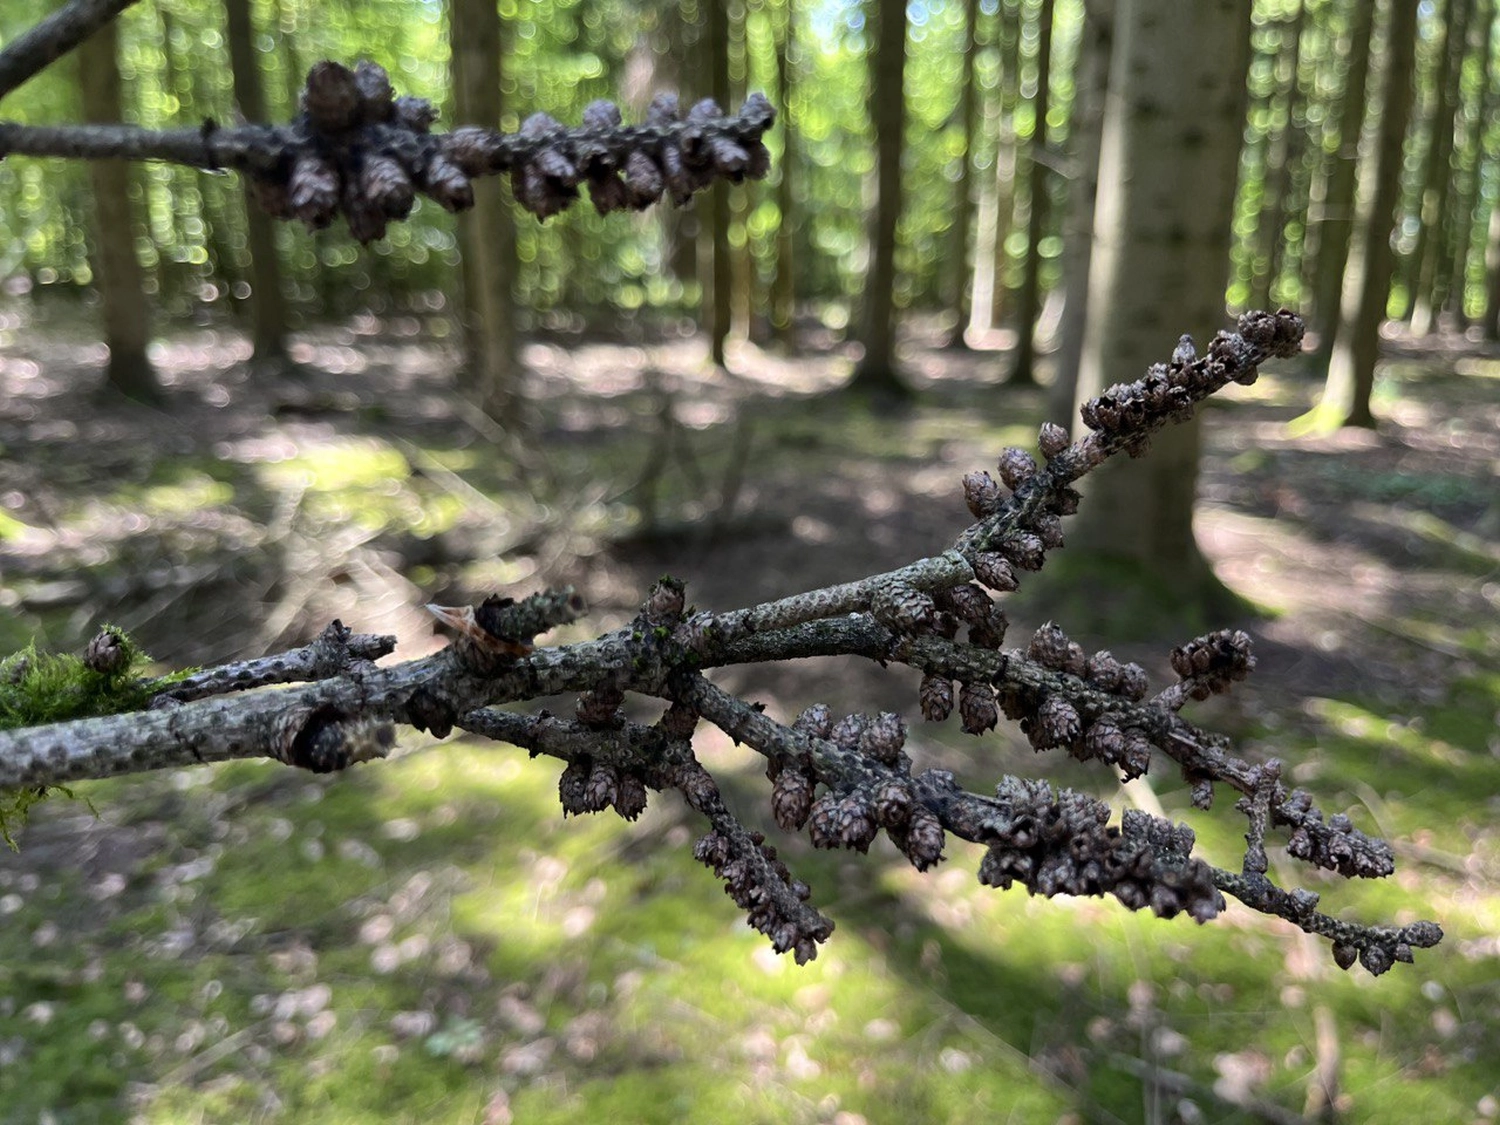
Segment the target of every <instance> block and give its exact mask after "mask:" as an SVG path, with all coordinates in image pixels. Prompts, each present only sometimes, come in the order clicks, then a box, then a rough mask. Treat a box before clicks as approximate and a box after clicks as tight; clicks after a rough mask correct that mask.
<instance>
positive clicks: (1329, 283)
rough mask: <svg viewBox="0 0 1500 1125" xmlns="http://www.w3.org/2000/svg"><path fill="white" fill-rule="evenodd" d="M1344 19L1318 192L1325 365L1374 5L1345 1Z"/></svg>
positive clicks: (1319, 308)
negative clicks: (1337, 94) (1329, 152)
mask: <svg viewBox="0 0 1500 1125" xmlns="http://www.w3.org/2000/svg"><path fill="white" fill-rule="evenodd" d="M1345 11H1346V18H1347V19H1348V21H1349V25H1348V28H1347V29H1346V32H1345V34H1344V35H1343V36H1342V37H1341V39H1340V43H1341V45H1342V47H1343V49H1344V51H1345V52H1346V57H1347V58H1348V65H1347V69H1346V71H1345V73H1346V74H1347V78H1346V79H1345V81H1344V102H1343V106H1342V107H1341V108H1340V111H1339V133H1338V138H1339V141H1338V144H1339V147H1338V152H1337V153H1336V154H1335V155H1334V157H1333V159H1332V161H1331V162H1330V163H1331V167H1330V169H1329V171H1328V178H1327V185H1328V186H1327V188H1326V189H1325V190H1324V193H1323V214H1322V216H1321V218H1320V219H1319V220H1318V264H1317V275H1316V277H1317V280H1316V283H1315V286H1314V289H1315V296H1314V298H1313V310H1314V312H1315V313H1316V316H1317V325H1318V332H1319V336H1320V339H1319V340H1318V360H1319V364H1320V366H1326V365H1327V363H1328V361H1329V359H1330V357H1332V355H1333V345H1334V341H1335V340H1336V339H1337V338H1338V331H1339V327H1338V326H1339V293H1340V292H1341V289H1342V286H1343V278H1344V266H1345V264H1346V263H1347V262H1348V260H1349V241H1350V235H1351V234H1352V232H1353V230H1354V186H1355V180H1356V178H1357V173H1358V171H1359V143H1360V134H1361V133H1362V132H1363V131H1364V123H1365V108H1366V106H1365V88H1366V86H1367V84H1368V81H1369V76H1370V37H1371V33H1372V31H1373V30H1374V12H1375V5H1374V4H1373V3H1371V2H1370V0H1348V5H1347V7H1346V9H1345Z"/></svg>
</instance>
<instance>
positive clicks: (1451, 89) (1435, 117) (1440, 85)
mask: <svg viewBox="0 0 1500 1125" xmlns="http://www.w3.org/2000/svg"><path fill="white" fill-rule="evenodd" d="M1470 7H1471V5H1470V4H1469V2H1468V0H1452V4H1451V5H1450V7H1449V19H1448V30H1447V35H1448V39H1447V41H1446V42H1445V43H1444V44H1443V56H1442V62H1441V63H1440V64H1439V70H1438V74H1437V77H1436V78H1435V79H1434V84H1435V86H1436V88H1437V104H1436V106H1434V108H1433V113H1432V128H1431V130H1430V131H1429V134H1428V141H1427V168H1426V173H1427V174H1426V176H1425V177H1424V178H1423V188H1422V200H1421V208H1422V209H1421V214H1420V218H1421V223H1420V225H1419V226H1418V227H1417V245H1416V248H1415V249H1414V250H1413V252H1412V261H1411V269H1410V271H1409V274H1410V278H1411V292H1410V299H1409V303H1408V305H1407V308H1408V310H1409V313H1410V317H1411V330H1412V332H1413V334H1415V335H1418V336H1425V335H1427V333H1428V332H1430V331H1432V328H1433V308H1434V305H1433V298H1434V294H1433V289H1434V286H1435V285H1436V284H1437V279H1438V278H1439V276H1440V274H1439V259H1440V258H1441V257H1442V256H1443V250H1442V246H1443V241H1444V231H1445V230H1446V229H1447V227H1448V221H1449V214H1448V207H1449V201H1450V200H1451V199H1452V193H1451V191H1450V188H1451V187H1452V186H1453V175H1454V169H1453V139H1454V138H1453V129H1454V123H1455V119H1456V118H1457V116H1458V103H1459V98H1460V96H1461V91H1460V88H1459V84H1460V81H1461V80H1462V78H1463V66H1464V55H1465V54H1467V52H1468V40H1469V12H1470Z"/></svg>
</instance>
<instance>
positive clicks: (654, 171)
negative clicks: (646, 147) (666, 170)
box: [625, 151, 665, 211]
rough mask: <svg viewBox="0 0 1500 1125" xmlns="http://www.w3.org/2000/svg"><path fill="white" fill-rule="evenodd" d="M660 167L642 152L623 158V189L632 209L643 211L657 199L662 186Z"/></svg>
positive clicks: (659, 196)
mask: <svg viewBox="0 0 1500 1125" xmlns="http://www.w3.org/2000/svg"><path fill="white" fill-rule="evenodd" d="M664 186H665V185H664V184H663V182H662V175H661V169H660V168H658V167H657V166H656V161H654V160H652V159H651V158H650V157H649V156H647V155H646V154H645V153H644V152H640V151H636V152H632V153H631V154H630V155H629V156H627V157H626V158H625V191H626V195H627V197H628V202H629V204H630V206H631V208H632V209H634V210H636V211H643V210H645V209H646V208H647V207H650V206H651V205H652V204H653V203H655V202H656V201H657V200H658V199H660V198H661V193H662V190H663V188H664Z"/></svg>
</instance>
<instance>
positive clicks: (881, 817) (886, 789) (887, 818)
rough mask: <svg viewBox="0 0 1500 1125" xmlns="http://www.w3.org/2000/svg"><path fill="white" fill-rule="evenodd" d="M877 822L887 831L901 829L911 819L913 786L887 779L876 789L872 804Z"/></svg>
mask: <svg viewBox="0 0 1500 1125" xmlns="http://www.w3.org/2000/svg"><path fill="white" fill-rule="evenodd" d="M872 808H873V811H874V813H875V822H876V823H877V824H879V825H880V827H882V828H884V829H886V830H887V831H891V830H896V831H899V830H901V829H902V828H905V827H906V825H907V824H908V823H909V822H910V820H911V810H912V793H911V786H909V785H907V784H906V783H904V782H900V781H887V782H886V783H885V784H883V785H882V786H881V787H880V788H879V789H877V790H876V791H875V801H874V804H873V806H872Z"/></svg>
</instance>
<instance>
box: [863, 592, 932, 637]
mask: <svg viewBox="0 0 1500 1125" xmlns="http://www.w3.org/2000/svg"><path fill="white" fill-rule="evenodd" d="M870 612H871V613H873V614H874V615H875V620H877V621H879V622H880V623H881V624H882V625H884V626H885V627H886V628H887V629H891V630H893V631H895V632H897V633H915V632H918V631H920V630H922V629H925V628H926V627H927V626H929V625H931V624H932V616H933V614H934V613H935V612H937V607H936V606H935V605H933V602H932V599H931V598H930V597H928V596H927V595H926V594H924V593H923V592H922V591H920V590H915V589H913V588H912V587H910V586H905V585H902V584H900V583H895V582H891V583H887V584H886V585H884V586H881V587H880V588H879V589H878V590H876V591H875V595H874V597H872V598H871V599H870Z"/></svg>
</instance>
